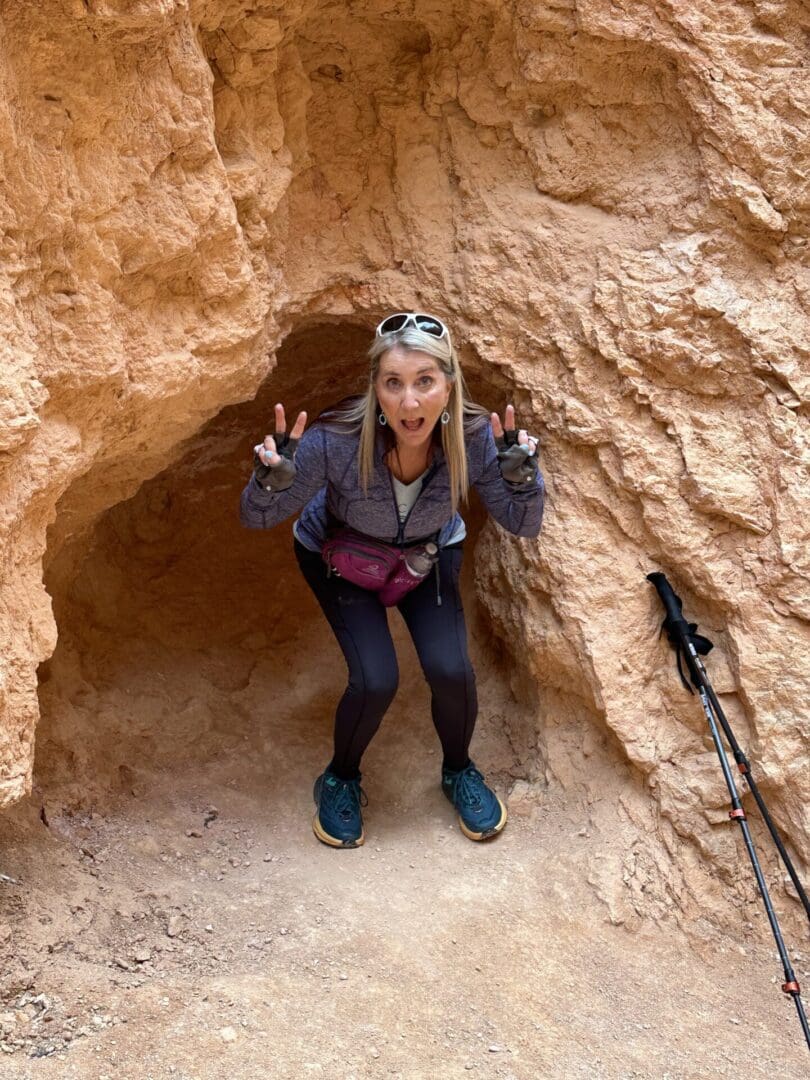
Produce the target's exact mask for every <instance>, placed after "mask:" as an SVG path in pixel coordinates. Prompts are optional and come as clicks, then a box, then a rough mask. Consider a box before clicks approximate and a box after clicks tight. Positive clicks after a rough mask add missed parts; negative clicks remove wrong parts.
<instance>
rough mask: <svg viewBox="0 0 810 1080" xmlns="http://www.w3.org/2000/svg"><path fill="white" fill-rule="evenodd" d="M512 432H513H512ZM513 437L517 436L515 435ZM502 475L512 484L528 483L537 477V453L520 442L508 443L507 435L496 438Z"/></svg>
mask: <svg viewBox="0 0 810 1080" xmlns="http://www.w3.org/2000/svg"><path fill="white" fill-rule="evenodd" d="M510 434H512V433H511V432H510ZM513 438H515V439H516V438H517V436H516V435H513ZM495 445H496V446H497V448H498V464H499V465H500V467H501V476H502V477H503V478H504V480H508V481H509V483H510V484H528V483H529V481H533V480H534V479H535V478H536V477H537V454H536V453H534V454H532V453H531V451H530V450H529V448H528V446H523V445H522V444H520V443H518V442H513V443H511V444H510V443H507V441H506V436H503V435H502V436H501V437H500V438H499V439H496V440H495Z"/></svg>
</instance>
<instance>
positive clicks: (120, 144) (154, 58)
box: [0, 0, 810, 919]
mask: <svg viewBox="0 0 810 1080" xmlns="http://www.w3.org/2000/svg"><path fill="white" fill-rule="evenodd" d="M0 27H1V28H2V35H0V147H1V148H2V153H3V157H2V161H3V170H4V183H3V186H2V193H1V194H0V223H1V224H2V236H1V237H0V244H2V260H1V261H0V305H2V306H1V307H0V317H1V318H2V321H3V327H4V331H5V332H4V334H3V342H2V345H0V349H2V352H0V455H1V457H2V465H3V467H2V470H1V471H0V558H2V574H1V575H0V587H1V588H0V656H1V657H2V659H1V660H0V805H3V804H5V805H8V804H10V803H12V802H14V801H15V800H18V799H20V798H21V797H22V796H23V795H24V794H25V793H26V792H28V791H29V790H30V785H31V775H32V762H33V745H34V730H35V726H36V723H37V719H38V713H39V707H38V699H37V667H38V665H39V664H40V663H42V662H43V661H45V660H46V659H47V658H48V657H49V656H50V655H51V654H52V653H53V650H54V648H55V646H56V642H57V629H59V632H60V633H63V632H67V630H68V627H66V626H59V627H57V622H56V620H55V619H54V615H53V611H52V607H51V596H53V598H54V601H55V603H56V604H57V606H58V605H59V604H60V602H61V601H60V598H63V597H64V596H66V595H67V591H68V590H69V588H70V582H71V580H72V577H73V574H74V571H75V570H76V569H77V568H78V567H79V565H80V561H81V559H82V558H83V557H84V555H85V554H86V552H87V551H88V550H92V547H93V542H92V540H91V537H92V536H93V535H97V532H96V533H94V532H93V530H94V529H96V527H97V524H98V522H99V520H100V518H101V515H103V514H104V513H105V512H106V511H108V510H109V508H111V507H114V506H115V505H116V504H118V503H120V502H122V501H124V500H127V499H130V498H131V497H132V496H133V495H134V494H135V493H136V492H137V491H138V489H139V487H140V486H141V485H142V484H143V483H144V481H146V480H148V479H149V478H150V477H153V476H156V474H158V473H160V472H161V471H162V470H164V469H166V468H167V467H169V466H171V465H172V463H173V462H179V461H181V460H186V459H185V458H184V455H186V454H187V453H188V451H189V448H190V447H194V446H198V447H199V446H200V445H202V444H201V443H200V442H199V441H198V442H197V443H195V442H194V440H195V438H197V439H198V440H199V436H198V435H197V433H198V432H200V431H201V430H203V429H204V425H205V424H206V423H207V422H208V421H209V420H211V418H212V417H215V416H216V415H217V414H218V413H219V412H220V411H221V410H223V409H224V408H226V407H228V406H233V405H234V403H237V402H240V401H248V400H250V399H251V398H252V397H253V396H254V394H255V393H256V391H257V388H258V387H259V386H260V385H261V384H262V383H263V382H264V380H265V379H268V377H269V381H268V383H267V386H268V387H269V388H270V390H269V393H271V394H273V395H274V396H275V394H276V393H278V396H281V394H282V392H283V391H285V389H287V390H289V388H290V386H293V385H295V386H296V388H300V386H301V385H302V384H301V374H302V372H301V371H299V370H296V369H295V366H294V365H293V366H292V367H291V368H290V369H289V373H288V376H285V379H286V382H284V381H282V382H279V381H278V380H276V382H274V381H273V380H274V375H273V371H274V367H275V363H276V356H277V352H278V349H279V347H280V346H281V344H282V343H283V342H284V341H285V339H288V338H289V335H290V334H291V333H307V332H308V329H310V330H312V333H314V334H315V335H316V338H317V342H316V344H317V351H318V357H317V360H318V363H320V362H321V358H322V355H323V354H325V355H326V367H325V369H324V371H325V372H326V375H324V374H323V372H321V371H320V368H319V369H318V371H319V374H318V378H319V379H321V380H323V378H326V385H327V387H328V385H329V370H330V369H329V356H328V353H329V349H330V345H329V333H328V327H329V326H333V327H334V328H335V334H336V335H338V334H339V333H344V334H345V332H346V328H349V331H350V332H351V334H353V335H355V336H354V337H352V343H353V346H354V347H356V346H357V341H359V338H358V339H357V340H355V338H356V337H357V335H356V332H355V331H356V329H357V328H358V327H360V328H368V327H371V326H373V325H374V323H375V321H376V320H377V319H378V318H379V316H380V315H381V314H382V313H384V312H386V311H389V310H401V309H407V308H412V307H418V308H425V309H427V310H434V311H437V312H440V313H442V314H443V315H444V316H445V317H446V318H447V319H448V321H449V323H450V325H451V327H452V328H453V331H454V334H455V337H456V339H457V340H458V342H459V344H460V346H461V348H462V355H463V356H464V357H465V360H466V361H467V364H468V367H469V369H470V370H471V372H472V374H473V377H474V379H477V383H476V385H477V387H479V388H481V390H482V391H484V392H488V393H490V394H491V395H492V396H493V397H496V396H498V395H500V401H494V400H493V401H492V402H491V404H492V407H496V406H498V405H502V404H503V403H504V402H505V401H506V400H507V399H508V398H511V399H512V400H514V402H515V404H516V406H517V408H518V411H519V414H520V416H521V417H522V418H524V420H525V422H526V424H527V426H530V427H531V428H533V429H535V430H536V431H538V432H539V433H540V434H541V436H542V440H543V447H544V449H543V461H544V471H545V474H546V477H547V481H548V490H549V511H548V516H547V520H546V524H545V527H544V532H543V535H542V538H541V539H540V541H539V542H537V543H535V542H528V541H520V542H516V541H514V540H513V539H511V538H508V537H505V536H504V535H502V534H500V533H498V532H497V530H495V529H494V528H493V527H492V526H487V527H486V528H485V529H484V531H483V533H482V534H481V538H480V541H479V543H478V547H477V552H476V572H477V581H476V588H477V593H478V597H479V599H480V601H481V602H482V604H483V605H484V608H485V610H486V612H487V615H488V618H489V619H490V620H491V623H492V625H493V627H494V628H495V630H496V631H497V633H498V634H499V636H500V638H501V639H502V641H503V650H504V652H503V655H504V657H505V658H507V659H508V663H507V668H508V670H509V672H510V673H511V678H512V685H513V693H514V695H515V697H516V699H517V700H518V701H520V702H522V703H523V707H525V708H528V709H530V710H532V715H533V716H534V718H535V727H536V731H535V737H536V740H537V741H536V748H537V749H536V762H535V765H536V767H535V768H534V769H533V770H532V769H528V771H527V776H528V778H529V780H530V781H532V782H535V783H539V782H540V781H541V780H542V779H543V778H544V779H545V781H546V782H549V783H559V784H561V785H563V786H564V787H566V788H567V789H569V790H570V791H571V792H572V794H577V795H579V796H581V797H582V798H583V800H584V802H585V803H587V804H588V806H589V807H590V811H589V813H590V816H591V821H592V823H593V824H594V827H598V826H599V823H600V822H601V823H602V827H604V828H606V829H607V828H608V827H609V825H610V822H614V823H615V820H619V821H620V822H621V827H622V829H623V830H624V832H623V833H622V836H623V837H624V841H623V843H622V844H621V845H620V846H619V847H616V848H613V849H611V850H613V852H614V854H613V855H610V856H609V857H606V858H605V860H604V865H602V866H596V867H595V868H594V877H593V880H594V885H595V887H596V888H597V889H599V890H600V891H601V892H602V893H603V895H604V896H605V899H606V902H607V903H608V904H609V905H610V906H611V911H612V913H613V914H614V916H615V917H616V918H617V919H626V918H628V917H630V916H632V915H636V916H638V915H642V916H643V915H646V916H649V915H653V914H660V913H661V912H664V911H666V910H669V909H670V908H672V907H675V908H679V909H680V910H689V909H690V904H692V905H693V910H695V911H697V910H698V909H699V908H700V906H701V903H702V901H703V899H704V898H705V896H706V895H707V890H708V891H711V888H712V887H713V886H712V885H711V883H710V881H709V879H708V878H707V876H706V874H707V871H706V868H707V867H709V868H712V869H714V870H716V871H717V872H718V873H719V876H720V879H724V880H725V882H726V885H728V883H729V882H731V881H732V880H733V879H734V876H735V867H736V865H737V863H738V860H739V859H740V857H741V854H740V845H739V840H738V838H737V836H736V834H735V833H734V831H733V830H732V829H730V828H729V827H728V825H723V824H722V823H723V822H724V821H725V820H726V817H725V815H726V811H725V806H726V796H725V794H724V788H723V785H722V778H721V775H720V772H719V769H718V768H717V765H716V764H715V762H714V761H713V753H714V752H713V750H712V749H711V745H710V743H709V741H708V739H707V734H706V732H705V730H704V727H705V722H704V720H703V718H702V713H701V711H700V708H699V706H698V704H697V702H696V701H695V699H693V698H691V697H690V696H689V695H688V694H687V693H686V692H685V691H684V690H683V689H682V688H681V687H680V685H679V683H678V680H677V676H676V675H675V673H674V669H673V665H672V658H671V654H670V653H669V652H668V649H667V646H666V643H665V642H663V641H659V640H658V639H657V636H656V635H657V629H658V625H659V623H660V620H661V617H662V612H661V610H660V607H659V605H658V601H657V598H656V596H655V594H654V592H653V590H652V589H651V587H650V586H649V585H647V584H646V582H645V581H644V577H645V574H646V573H647V572H649V571H650V570H651V569H663V570H665V571H666V572H667V573H668V574H669V575H670V578H671V580H672V582H673V584H674V585H675V587H676V589H677V591H678V592H679V593H680V594H681V595H682V597H683V600H684V604H685V610H686V612H687V614H688V615H689V617H690V618H691V619H693V620H695V621H697V622H699V623H700V625H701V630H703V631H704V632H705V633H707V634H708V635H709V636H710V637H712V638H713V639H714V641H715V644H716V649H715V652H714V653H712V656H711V658H710V671H711V675H712V677H713V679H714V681H715V686H716V688H717V690H718V692H719V693H720V695H721V701H722V702H723V704H724V707H725V708H726V710H727V712H728V714H729V717H730V718H731V720H732V722H733V723H734V724H735V725H736V728H737V732H738V737H739V738H740V740H741V741H742V742H743V743H744V745H745V746H746V747H747V748H748V749H749V751H750V754H751V756H752V759H753V760H754V761H755V762H756V763H758V765H759V767H760V769H761V773H760V775H761V776H763V777H764V779H763V781H762V786H763V790H764V793H765V795H766V797H767V798H768V800H769V804H770V805H771V807H772V809H773V811H774V813H775V815H776V817H777V820H778V822H779V824H780V826H781V827H782V828H783V830H784V831H785V833H786V835H787V837H788V840H789V843H790V845H791V850H792V851H793V852H794V853H795V855H796V856H797V858H798V859H799V860H800V864H801V865H802V866H804V867H806V865H807V862H808V859H810V848H808V841H807V835H808V818H807V809H806V808H807V806H808V805H810V770H808V769H807V730H808V718H810V707H808V701H810V664H808V659H810V634H808V627H807V623H808V620H809V619H810V592H809V591H808V579H809V578H810V574H809V573H808V570H809V569H810V558H809V557H808V551H810V547H808V524H807V523H808V514H807V505H806V495H807V490H808V486H807V480H808V472H807V470H808V456H809V455H808V425H807V401H808V365H807V358H808V345H807V341H808V337H807V327H808V320H807V315H808V306H810V293H809V292H808V288H809V286H808V276H807V262H808V247H807V236H808V223H809V221H810V195H808V189H807V179H806V177H807V155H806V150H805V146H806V130H807V120H808V111H810V91H809V90H808V83H807V80H806V79H803V78H802V76H803V74H804V71H805V70H806V68H805V65H806V57H807V38H808V29H810V16H808V12H807V8H806V7H805V6H804V5H802V4H801V3H800V2H799V0H795V2H792V0H784V2H780V0H773V2H767V0H762V2H758V0H754V2H752V3H750V4H746V5H740V4H738V3H730V2H717V0H712V2H711V3H710V2H709V0H695V2H691V3H688V4H687V3H668V4H653V3H649V2H646V3H642V2H638V3H634V2H633V0H626V2H624V3H622V4H621V5H618V4H615V3H611V2H609V0H578V2H577V0H550V2H547V3H542V2H522V0H512V2H508V3H487V2H478V3H476V2H467V3H460V2H458V3H450V4H438V3H431V2H430V0H421V2H420V0H377V2H373V0H369V2H364V3H359V2H357V3H348V4H329V3H327V4H324V3H315V2H314V0H313V2H309V3H306V2H303V0H299V2H297V3H291V4H283V5H282V4H280V3H277V4H273V3H262V2H261V0H205V2H203V0H196V2H195V0H192V2H189V3H186V2H180V0H177V2H174V0H140V2H138V3H132V2H129V0H127V2H124V0H108V2H105V0H44V2H43V3H41V4H37V5H31V4H27V3H24V2H22V0H2V2H0ZM324 327H326V328H327V329H326V330H324V329H323V328H324ZM318 328H320V329H318ZM313 340H315V339H313ZM342 340H347V339H345V338H344V339H342ZM313 348H314V346H313ZM321 350H322V352H321ZM339 352H340V350H338V353H339ZM338 359H339V357H336V360H335V368H336V372H335V383H336V384H337V383H340V382H341V379H342V378H343V375H344V373H345V372H344V371H343V370H341V371H340V372H338V370H337V369H338V368H339V367H340V364H339V363H338ZM301 362H302V363H303V364H305V365H312V364H315V352H307V353H305V354H304V355H303V357H302V358H301ZM341 363H342V364H344V366H345V363H348V361H347V360H345V358H344V360H341ZM303 373H304V374H306V368H305V369H304V372H303ZM303 397H306V392H305V387H304V393H303ZM487 403H488V404H489V403H490V402H487ZM301 404H302V405H306V404H307V401H306V400H302V401H301ZM241 415H242V416H243V420H244V424H245V428H244V431H243V432H242V437H243V439H244V445H245V447H247V446H249V445H250V442H251V441H252V440H253V439H254V437H255V436H256V435H257V434H259V432H258V431H256V430H252V429H251V430H248V428H247V419H248V417H249V418H250V423H251V424H253V423H255V422H256V417H255V413H252V412H250V410H248V412H245V413H243V414H241ZM192 472H193V469H192ZM240 481H241V478H239V479H238V480H237V481H236V483H237V489H238V484H239V482H240ZM145 506H147V504H145V503H144V502H143V501H142V505H141V516H142V517H143V514H144V513H146V516H147V517H148V508H147V510H144V507H145ZM104 527H105V528H106V527H107V526H104ZM46 549H47V562H48V564H49V565H50V566H51V568H52V570H51V575H50V578H49V587H50V590H51V592H50V595H49V593H48V591H46V589H45V587H44V584H43V580H44V579H43V558H44V557H45V555H46ZM62 608H63V609H64V612H65V616H64V617H65V618H67V617H68V612H69V611H70V605H68V604H66V603H65V604H62ZM60 618H61V616H60ZM710 876H711V875H710ZM712 880H713V879H712ZM734 887H735V888H736V889H737V890H738V892H739V896H740V903H743V902H745V901H746V900H747V899H750V893H751V890H750V889H749V887H748V886H744V885H736V886H734Z"/></svg>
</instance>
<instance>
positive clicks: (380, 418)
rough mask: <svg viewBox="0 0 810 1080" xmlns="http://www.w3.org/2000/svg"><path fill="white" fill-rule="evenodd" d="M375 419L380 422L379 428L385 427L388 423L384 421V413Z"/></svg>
mask: <svg viewBox="0 0 810 1080" xmlns="http://www.w3.org/2000/svg"><path fill="white" fill-rule="evenodd" d="M377 419H378V420H379V422H380V427H385V425H386V424H387V423H388V421H387V420H386V419H385V413H382V412H381V413H380V415H379V416H378V417H377Z"/></svg>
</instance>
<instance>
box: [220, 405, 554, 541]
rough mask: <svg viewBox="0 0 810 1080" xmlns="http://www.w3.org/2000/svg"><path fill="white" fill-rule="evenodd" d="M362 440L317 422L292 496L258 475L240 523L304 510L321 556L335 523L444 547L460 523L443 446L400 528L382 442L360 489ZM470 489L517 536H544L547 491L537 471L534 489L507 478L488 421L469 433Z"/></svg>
mask: <svg viewBox="0 0 810 1080" xmlns="http://www.w3.org/2000/svg"><path fill="white" fill-rule="evenodd" d="M358 441H359V437H358V436H357V435H353V434H349V433H344V432H340V431H335V430H333V429H331V428H329V427H328V426H326V425H325V424H323V423H317V422H316V423H315V424H313V426H312V427H310V428H309V429H308V430H307V431H305V432H304V435H303V436H302V438H301V441H300V443H299V444H298V448H297V450H296V453H295V469H296V473H295V479H294V481H293V483H292V486H291V487H289V488H287V490H286V491H275V492H273V491H267V490H265V488H264V487H263V486H262V485H261V484H260V483H258V481H257V480H256V479H255V477H253V476H251V478H250V480H249V481H248V483H247V485H246V487H245V489H244V491H243V492H242V500H241V514H240V517H241V521H242V524H243V525H245V526H247V528H249V529H270V528H272V527H273V526H274V525H277V524H278V523H279V522H280V521H284V519H285V518H287V517H289V516H290V514H294V513H295V512H296V511H297V510H301V508H302V507H303V513H302V514H301V517H300V518H299V520H298V522H297V526H296V535H297V536H298V538H299V539H300V540H301V542H302V543H303V544H304V546H305V547H308V548H310V549H311V550H312V551H320V550H321V547H322V546H323V543H324V540H325V539H326V535H327V529H328V527H329V525H330V524H336V523H342V524H345V525H348V526H350V527H351V528H352V529H356V530H357V531H358V532H362V533H365V534H366V535H367V536H373V537H375V538H376V539H378V540H385V541H387V542H388V543H395V544H410V543H413V542H415V541H417V540H426V539H428V538H433V537H435V536H436V535H437V533H438V541H437V542H438V544H439V547H442V546H443V545H445V544H446V543H447V542H448V540H449V539H450V538H451V537H452V536H453V535H454V533H455V532H456V530H457V528H458V526H459V525H460V524H461V517H460V516H459V514H458V513H455V514H454V513H453V510H452V507H451V505H450V483H449V472H448V468H447V462H446V460H445V457H444V453H443V452H442V449H441V447H436V448H435V452H434V458H433V463H432V465H431V466H430V468H429V470H428V472H427V475H426V476H425V478H424V480H423V481H422V487H421V489H420V492H419V495H418V497H417V499H416V502H415V503H414V505H413V507H412V508H411V510H410V512H409V513H408V516H407V517H406V519H405V521H404V522H400V520H399V513H398V510H397V502H396V496H395V493H394V487H393V484H392V478H391V472H390V470H389V469H388V467H387V466H386V464H385V462H384V460H383V454H384V452H385V445H384V442H383V440H382V439H378V440H377V446H376V450H375V459H374V471H373V473H372V475H371V477H370V479H369V484H368V491H367V492H364V491H363V488H362V485H361V483H360V475H359V466H358V461H357V448H358ZM465 442H466V446H467V465H468V469H469V479H470V485H471V486H472V487H474V488H475V489H476V491H477V492H478V494H479V495H480V496H481V499H482V501H483V503H484V506H485V507H486V508H487V510H488V511H489V513H490V514H491V515H492V516H493V517H494V518H495V520H496V521H497V522H498V524H499V525H501V526H502V527H503V528H504V529H506V530H507V531H508V532H511V533H514V534H515V536H537V535H538V533H539V532H540V525H541V522H542V520H543V500H544V493H545V488H544V484H543V477H542V475H541V474H540V473H539V472H538V473H537V475H536V476H535V477H534V478H533V479H532V480H530V481H529V482H528V483H523V484H512V483H509V482H508V481H507V480H504V478H503V477H502V476H501V470H500V466H499V464H498V458H497V453H498V451H497V448H496V446H495V439H494V437H493V435H492V426H491V424H490V423H489V421H488V420H485V419H484V418H482V419H481V420H480V422H479V423H478V424H477V425H476V426H474V427H473V428H472V429H471V430H469V431H467V432H466V433H465Z"/></svg>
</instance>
